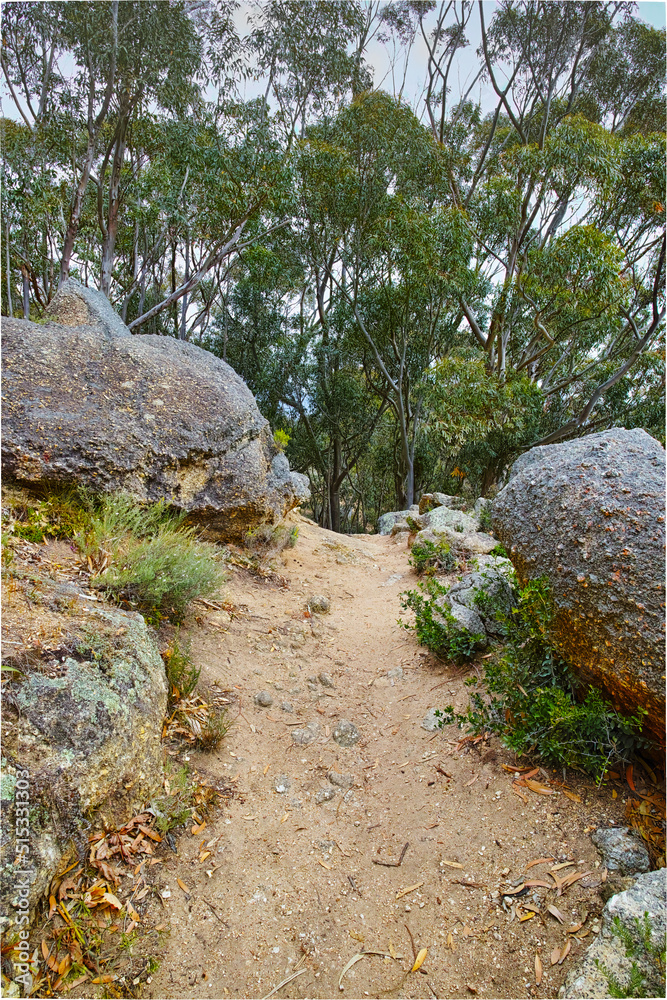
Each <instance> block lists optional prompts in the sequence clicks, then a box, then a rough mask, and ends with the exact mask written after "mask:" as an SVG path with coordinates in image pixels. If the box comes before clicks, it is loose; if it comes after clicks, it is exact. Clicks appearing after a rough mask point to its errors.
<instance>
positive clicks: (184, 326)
mask: <svg viewBox="0 0 667 1000" xmlns="http://www.w3.org/2000/svg"><path fill="white" fill-rule="evenodd" d="M184 280H185V281H189V280H190V238H189V233H188V231H187V229H186V231H185V275H184ZM189 298H190V296H189V295H188V293H187V292H186V293H185V295H184V296H183V303H182V305H181V329H180V333H179V338H180V339H181V340H185V339H186V335H187V332H188V300H189ZM225 322H227V320H226V319H225Z"/></svg>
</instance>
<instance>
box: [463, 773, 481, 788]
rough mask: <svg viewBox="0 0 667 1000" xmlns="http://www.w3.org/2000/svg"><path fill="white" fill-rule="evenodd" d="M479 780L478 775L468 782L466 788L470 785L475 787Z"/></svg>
mask: <svg viewBox="0 0 667 1000" xmlns="http://www.w3.org/2000/svg"><path fill="white" fill-rule="evenodd" d="M478 778H479V775H478V774H476V775H475V777H474V778H471V779H470V781H466V783H465V787H466V788H467V787H468V785H474V784H475V782H476V781H477V779H478Z"/></svg>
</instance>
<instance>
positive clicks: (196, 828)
mask: <svg viewBox="0 0 667 1000" xmlns="http://www.w3.org/2000/svg"><path fill="white" fill-rule="evenodd" d="M205 826H206V820H204V822H203V823H199V824H198V826H193V827H192V830H191V833H192V836H193V837H196V836H197V834H198V833H201V832H202V830H203V829H204V827H205Z"/></svg>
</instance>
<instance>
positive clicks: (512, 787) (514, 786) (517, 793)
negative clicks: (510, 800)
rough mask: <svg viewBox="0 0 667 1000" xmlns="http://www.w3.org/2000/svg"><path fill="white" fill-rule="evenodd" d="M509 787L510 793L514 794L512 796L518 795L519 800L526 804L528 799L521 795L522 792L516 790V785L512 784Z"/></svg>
mask: <svg viewBox="0 0 667 1000" xmlns="http://www.w3.org/2000/svg"><path fill="white" fill-rule="evenodd" d="M510 787H511V789H512V791H513V792H514V794H515V795H518V796H519V798H520V799H523V801H524V802H526V803H527V802H528V798H527V796H526V795H524V794H523V792H522V791H520V790H519V789H518V788H517V787H516V783H514V784H513V785H511V786H510Z"/></svg>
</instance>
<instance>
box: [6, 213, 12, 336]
mask: <svg viewBox="0 0 667 1000" xmlns="http://www.w3.org/2000/svg"><path fill="white" fill-rule="evenodd" d="M5 252H6V254H7V315H8V316H9V317H10V318H12V317H13V316H14V305H13V303H12V274H11V266H10V261H9V222H5Z"/></svg>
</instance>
